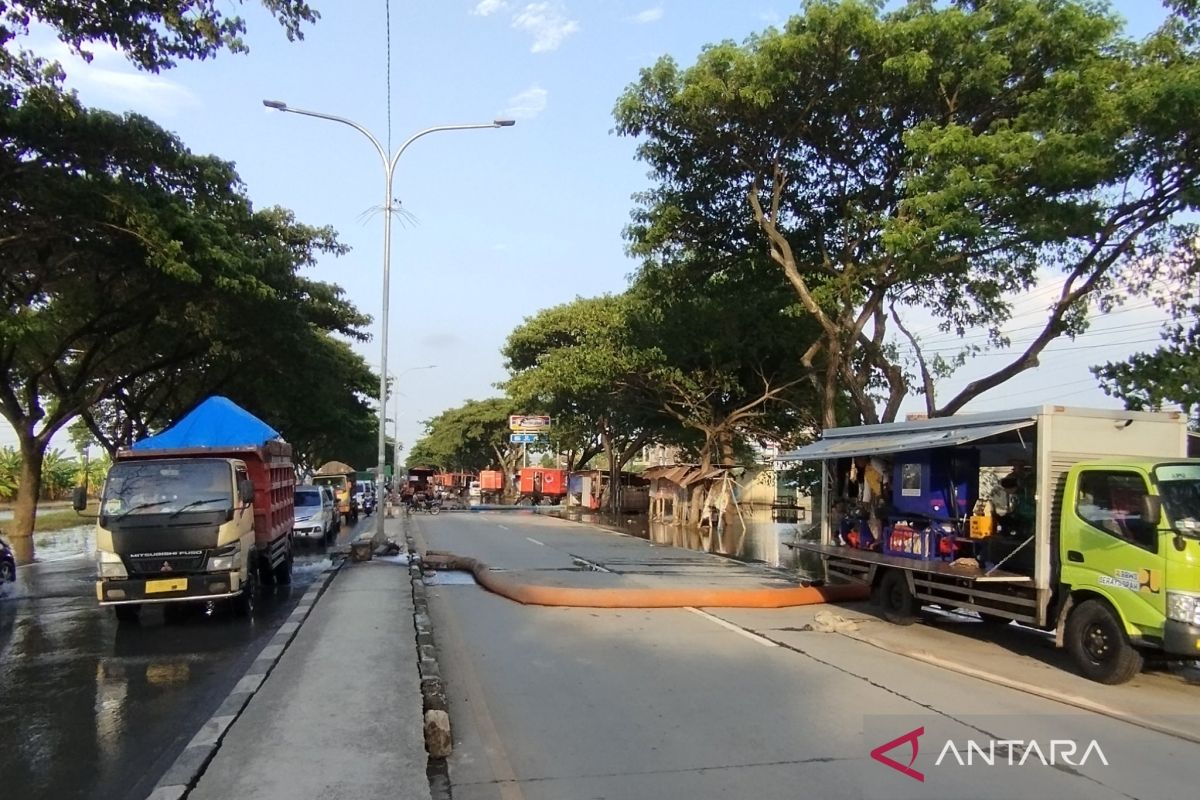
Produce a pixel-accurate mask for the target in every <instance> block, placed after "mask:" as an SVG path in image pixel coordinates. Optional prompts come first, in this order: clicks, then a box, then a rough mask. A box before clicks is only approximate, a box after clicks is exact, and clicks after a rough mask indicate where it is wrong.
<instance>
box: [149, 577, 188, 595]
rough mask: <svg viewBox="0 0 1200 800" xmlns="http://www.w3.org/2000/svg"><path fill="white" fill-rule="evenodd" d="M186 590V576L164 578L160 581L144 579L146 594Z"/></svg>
mask: <svg viewBox="0 0 1200 800" xmlns="http://www.w3.org/2000/svg"><path fill="white" fill-rule="evenodd" d="M186 590H187V578H165V579H163V580H160V581H146V594H155V593H157V592H182V591H186Z"/></svg>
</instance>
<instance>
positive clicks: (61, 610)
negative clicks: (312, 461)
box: [0, 517, 374, 800]
mask: <svg viewBox="0 0 1200 800" xmlns="http://www.w3.org/2000/svg"><path fill="white" fill-rule="evenodd" d="M365 522H366V524H367V525H370V524H372V523H373V522H374V518H373V517H370V518H367V519H366V521H365ZM363 524H364V523H363V522H360V523H359V525H360V526H362V525H363ZM353 533H354V532H353V529H352V528H351V527H350V526H344V527H343V529H342V534H341V536H340V537H339V538H340V541H342V542H345V541H348V540H349V539H350V538H351V537H352V536H353ZM330 566H331V562H330V559H329V556H328V554H327V553H326V550H325V548H323V547H321V546H320V545H315V544H305V543H301V544H300V545H299V547H298V548H297V558H296V563H295V572H294V576H293V583H292V585H291V586H289V587H264V588H263V590H262V592H261V594H260V595H259V598H258V608H257V610H256V613H255V618H254V619H253V620H252V621H248V620H241V619H237V618H235V617H233V616H232V615H231V614H229V613H228V611H226V610H223V609H217V610H216V611H215V613H213V614H211V615H208V614H205V613H204V612H203V610H200V609H197V610H196V611H195V612H194V613H186V614H183V615H172V616H171V618H170V619H164V617H163V614H162V612H161V610H158V609H154V610H150V611H148V612H144V614H143V617H142V621H141V623H140V624H139V625H134V626H118V625H117V622H116V620H115V619H114V618H113V616H112V612H111V610H108V609H102V608H100V607H99V606H97V605H96V600H95V595H94V593H93V592H94V589H93V579H94V570H95V568H94V566H93V562H92V558H91V555H90V553H88V554H87V555H81V556H76V557H70V556H67V557H59V558H58V559H57V560H54V561H48V562H41V563H37V564H33V565H30V566H28V567H22V568H20V569H19V570H18V582H17V584H15V585H12V586H8V587H5V589H4V592H3V594H2V595H0V795H3V796H6V797H20V798H25V799H27V800H33V799H34V798H55V800H60V799H61V800H66V798H104V799H105V800H142V799H143V798H145V797H146V796H147V795H148V794H149V793H150V791H151V790H152V789H153V788H154V784H155V783H156V782H157V780H158V778H159V777H160V776H161V775H162V774H163V773H164V772H165V771H166V770H167V768H168V767H170V765H171V763H172V762H173V761H174V759H175V757H176V756H177V755H178V754H179V753H180V751H182V750H183V748H184V747H185V746H186V745H187V743H188V742H189V741H190V740H191V738H192V736H193V735H195V733H196V731H197V730H198V729H199V728H200V726H201V725H202V724H203V723H204V722H205V720H207V719H208V717H209V716H210V715H211V714H212V713H213V712H214V711H215V710H216V708H217V707H218V706H219V705H220V704H221V702H222V701H223V700H224V699H225V696H226V695H227V694H228V693H229V691H230V689H232V687H233V686H234V684H236V683H237V681H238V680H239V679H240V678H241V676H242V674H243V672H244V671H245V669H246V668H247V667H248V666H249V665H250V663H251V661H252V660H253V659H254V656H255V655H257V654H258V652H259V650H260V649H261V648H262V646H263V645H264V644H265V643H266V641H267V640H268V639H270V637H271V636H272V635H273V633H274V632H275V630H276V629H277V628H278V627H279V625H280V624H282V623H283V621H284V620H285V619H286V618H287V616H288V614H289V613H291V610H292V608H294V607H295V605H296V603H297V602H298V601H299V599H300V597H301V595H303V593H304V590H305V589H306V588H307V587H308V585H309V584H311V583H312V582H313V581H314V580H316V578H317V576H319V575H320V574H321V572H322V571H324V570H325V569H327V568H329V567H330Z"/></svg>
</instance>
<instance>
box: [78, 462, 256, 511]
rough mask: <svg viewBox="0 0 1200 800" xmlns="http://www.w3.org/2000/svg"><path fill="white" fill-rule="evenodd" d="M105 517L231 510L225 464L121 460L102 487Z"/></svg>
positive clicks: (227, 469) (228, 476) (230, 486)
mask: <svg viewBox="0 0 1200 800" xmlns="http://www.w3.org/2000/svg"><path fill="white" fill-rule="evenodd" d="M101 508H102V509H103V511H104V513H105V514H106V515H117V516H122V515H125V514H174V513H176V512H180V511H184V510H189V511H190V510H195V511H214V510H221V509H225V510H228V509H231V508H233V480H232V479H231V477H230V469H229V464H228V463H227V462H225V461H218V460H211V459H178V460H165V459H164V460H161V461H158V460H153V461H152V460H147V461H125V462H120V463H117V464H114V465H113V467H112V469H111V470H109V473H108V481H107V482H106V483H105V484H104V499H103V502H102V505H101Z"/></svg>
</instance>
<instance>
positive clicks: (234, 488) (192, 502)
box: [96, 458, 255, 619]
mask: <svg viewBox="0 0 1200 800" xmlns="http://www.w3.org/2000/svg"><path fill="white" fill-rule="evenodd" d="M97 523H98V527H97V532H96V550H97V573H98V574H97V578H98V579H97V582H96V597H97V600H99V601H100V603H101V605H112V606H115V607H116V610H117V616H118V618H121V619H129V618H136V616H137V612H138V611H139V610H140V607H141V605H142V604H144V603H156V602H169V601H170V600H178V599H181V598H186V599H189V600H216V599H221V598H229V597H239V596H243V595H244V594H245V593H244V592H243V591H242V590H243V588H244V587H246V586H247V585H248V584H251V583H253V577H252V576H251V573H250V570H251V569H252V568H253V567H254V560H253V558H252V556H253V553H254V549H255V529H254V485H253V482H252V481H251V480H250V477H249V470H248V468H247V466H246V463H245V462H244V461H241V460H237V459H223V458H148V459H133V460H128V461H118V462H117V463H115V464H114V465H113V466H112V468H111V469H110V470H109V473H108V478H107V480H106V481H105V484H104V491H103V493H102V494H101V500H100V512H99V517H98V520H97Z"/></svg>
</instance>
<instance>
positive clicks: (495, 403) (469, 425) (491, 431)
mask: <svg viewBox="0 0 1200 800" xmlns="http://www.w3.org/2000/svg"><path fill="white" fill-rule="evenodd" d="M514 408H515V406H514V405H513V402H512V400H511V399H509V398H507V397H492V398H489V399H487V400H468V401H467V402H466V403H464V404H463V405H461V406H459V407H457V408H451V409H447V410H446V411H443V412H442V413H441V414H438V415H437V416H436V417H434V418H432V419H430V420H427V421H426V422H425V435H424V436H422V437H421V438H420V439H418V440H417V441H416V443H415V444H414V445H413V446H412V449H411V450H410V451H409V453H408V459H407V464H408V466H410V467H437V468H439V469H441V470H445V471H452V472H459V471H461V472H478V471H479V470H483V469H489V468H491V469H499V470H500V471H501V472H503V473H504V479H505V482H506V483H507V482H508V480H509V476H510V475H511V474H512V471H513V470H514V469H515V468H516V466H517V464H518V463H519V460H520V457H521V449H520V447H518V446H516V445H514V444H512V443H511V442H510V441H509V427H508V418H509V416H510V415H511V414H514V413H516V412H515V411H514Z"/></svg>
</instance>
